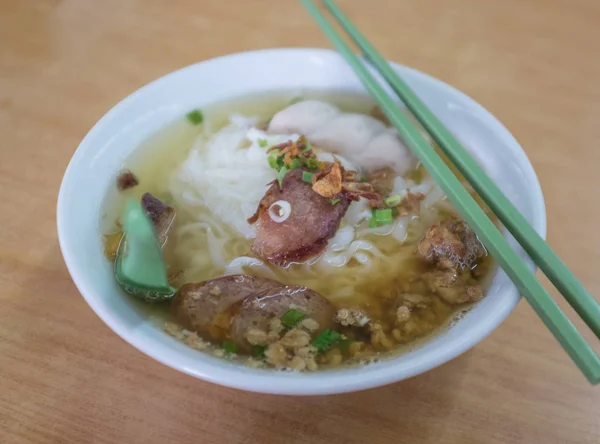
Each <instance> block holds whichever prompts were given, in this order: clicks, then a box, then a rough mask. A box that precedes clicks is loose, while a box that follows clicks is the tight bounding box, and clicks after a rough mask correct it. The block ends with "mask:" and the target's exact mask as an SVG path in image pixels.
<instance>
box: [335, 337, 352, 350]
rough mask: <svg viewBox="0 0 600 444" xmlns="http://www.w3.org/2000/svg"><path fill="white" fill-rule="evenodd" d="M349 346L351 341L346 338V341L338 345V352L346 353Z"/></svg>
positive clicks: (343, 340)
mask: <svg viewBox="0 0 600 444" xmlns="http://www.w3.org/2000/svg"><path fill="white" fill-rule="evenodd" d="M350 344H352V339H350V338H346V339H342V340H341V341H340V342H339V344H338V345H339V347H340V350H342V351H344V352H345V351H348V349H349V348H350Z"/></svg>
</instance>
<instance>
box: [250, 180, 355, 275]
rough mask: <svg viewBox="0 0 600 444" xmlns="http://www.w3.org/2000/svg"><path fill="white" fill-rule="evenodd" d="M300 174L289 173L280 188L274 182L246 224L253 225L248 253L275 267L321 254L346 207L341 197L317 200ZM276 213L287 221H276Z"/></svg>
mask: <svg viewBox="0 0 600 444" xmlns="http://www.w3.org/2000/svg"><path fill="white" fill-rule="evenodd" d="M302 174H303V171H302V170H301V169H297V170H293V171H291V172H289V173H288V174H286V176H285V177H284V179H283V181H282V184H281V187H280V186H279V184H278V183H277V182H274V183H273V184H272V185H271V186H270V188H269V189H268V190H267V192H266V194H265V196H264V197H263V199H262V200H261V202H260V204H259V206H258V209H257V211H256V214H255V215H254V216H253V217H252V218H250V220H249V222H250V223H254V222H256V223H257V230H256V238H255V239H254V243H253V244H252V251H253V252H254V253H255V254H256V255H258V256H260V257H261V258H264V259H266V260H268V261H269V262H271V263H273V264H276V265H280V266H285V265H288V264H290V263H294V262H303V261H305V260H307V259H309V258H310V257H313V256H315V255H318V254H319V253H321V252H322V251H323V249H324V248H325V246H326V245H327V241H328V240H329V239H330V238H332V237H333V235H334V234H335V232H336V231H337V229H338V227H339V225H340V221H341V220H342V217H344V214H345V213H346V210H347V209H348V206H349V205H350V200H349V199H348V198H347V197H346V196H345V195H343V194H342V195H340V196H339V197H336V198H335V199H330V198H326V197H323V196H321V195H320V194H318V193H317V192H315V191H314V190H313V188H312V184H310V183H307V182H305V181H303V180H302ZM288 205H289V206H288ZM280 212H283V213H287V214H285V216H287V218H285V216H283V217H279V215H280ZM283 218H285V220H282V219H283Z"/></svg>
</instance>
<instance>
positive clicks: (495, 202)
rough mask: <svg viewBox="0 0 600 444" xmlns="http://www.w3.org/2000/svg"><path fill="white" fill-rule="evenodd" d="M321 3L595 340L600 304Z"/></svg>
mask: <svg viewBox="0 0 600 444" xmlns="http://www.w3.org/2000/svg"><path fill="white" fill-rule="evenodd" d="M323 3H324V4H325V5H326V6H327V8H328V9H329V11H330V12H331V14H332V15H333V16H334V18H335V19H336V20H337V21H338V23H339V24H340V25H341V27H342V28H343V29H344V30H345V31H346V32H347V33H348V35H349V36H350V38H351V39H352V40H353V41H354V43H356V46H358V48H360V50H361V51H362V52H363V54H364V55H365V57H366V59H367V60H368V61H369V62H370V63H371V65H373V66H374V67H375V68H376V69H377V71H378V72H379V73H380V74H381V75H382V76H383V78H384V79H385V80H386V81H387V82H388V83H389V85H390V86H391V87H392V89H393V90H394V91H395V92H396V94H398V96H399V97H400V98H401V99H402V101H403V102H404V104H405V105H406V107H407V108H408V109H409V110H410V111H411V112H412V113H413V114H414V116H415V117H416V118H417V120H418V121H419V122H420V123H421V125H423V127H424V128H425V129H426V130H427V132H428V133H429V134H430V135H431V136H432V137H433V140H435V141H436V143H437V144H438V145H439V147H440V148H441V149H442V151H443V152H444V154H445V155H446V156H447V157H448V158H449V159H450V161H452V163H453V164H454V165H455V166H456V167H457V169H458V170H459V171H460V173H461V174H462V175H463V176H464V177H465V179H467V181H468V182H469V183H470V184H471V185H472V186H473V188H474V189H475V191H477V193H478V194H479V196H481V198H482V199H483V201H484V202H485V203H486V204H487V205H488V206H489V207H490V209H491V210H492V211H493V212H494V213H495V214H496V215H497V216H498V219H500V221H501V222H502V224H503V225H504V226H505V227H506V228H507V229H508V231H509V232H510V233H511V234H512V235H513V236H514V237H515V239H516V240H517V242H518V243H519V244H521V246H522V247H523V249H524V250H525V251H526V252H527V254H528V255H529V257H531V259H532V260H533V261H534V262H535V263H536V264H537V265H538V266H539V267H540V269H541V270H542V271H543V272H544V274H545V275H546V276H547V277H548V279H549V280H550V282H552V284H554V286H555V287H556V288H557V289H558V291H559V292H560V293H561V294H562V295H563V296H564V297H565V299H566V300H567V302H568V303H569V304H570V305H571V306H572V307H573V309H574V310H575V311H576V312H577V314H578V315H579V316H581V318H582V319H583V321H584V322H585V323H586V324H587V325H588V327H590V329H591V330H592V331H593V332H594V334H595V335H596V336H597V337H600V304H598V302H597V301H596V300H595V299H594V298H593V297H592V295H591V294H589V293H588V291H587V290H586V289H585V288H584V286H583V285H582V284H581V282H579V280H578V279H577V278H576V277H575V275H573V273H572V272H571V270H569V269H568V268H567V266H566V265H565V264H564V262H563V261H562V260H560V258H559V257H558V256H557V255H556V253H554V251H552V248H550V246H549V245H548V244H547V243H546V242H545V241H544V239H542V237H541V236H540V235H539V234H538V233H537V232H536V231H535V230H534V229H533V227H531V225H529V223H528V222H527V220H526V219H525V217H523V215H522V214H521V213H520V212H519V210H517V209H516V208H515V207H514V205H513V204H512V203H511V202H510V201H509V200H508V199H507V198H506V196H505V195H504V194H503V193H502V191H500V189H498V187H497V186H496V184H495V183H494V182H493V181H492V180H491V179H490V178H489V177H488V175H487V174H485V172H484V171H483V170H482V169H481V168H480V167H479V165H478V164H477V162H476V161H475V160H474V159H473V158H472V157H471V156H470V155H469V154H468V152H467V151H466V150H465V149H464V147H463V146H462V145H461V144H460V142H458V141H457V140H456V138H454V136H453V135H452V134H451V133H450V131H448V129H447V128H446V127H445V126H444V125H443V124H442V122H440V121H439V120H438V118H437V117H435V115H434V114H433V113H432V112H431V111H430V110H429V108H427V106H426V105H425V104H424V103H423V102H422V101H421V99H419V97H417V95H416V94H415V93H414V92H413V90H412V89H411V88H410V87H409V86H408V85H407V84H406V83H405V82H404V81H403V80H402V78H400V76H398V74H396V72H395V71H394V70H393V68H392V67H391V66H390V65H389V63H387V61H386V60H385V59H384V58H383V57H382V56H381V54H380V53H379V52H378V51H377V50H376V49H375V48H374V47H373V46H372V45H371V44H370V43H369V42H368V41H367V39H366V38H365V37H364V36H363V35H362V34H361V32H360V31H359V30H358V29H356V27H355V26H354V25H353V24H352V22H350V20H349V19H348V17H346V15H344V13H343V12H342V11H341V10H340V9H339V8H338V6H337V5H336V4H335V2H333V1H330V0H324V1H323Z"/></svg>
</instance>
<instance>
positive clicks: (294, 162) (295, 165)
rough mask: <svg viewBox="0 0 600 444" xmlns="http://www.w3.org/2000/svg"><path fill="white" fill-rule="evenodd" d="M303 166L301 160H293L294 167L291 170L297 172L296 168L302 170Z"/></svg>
mask: <svg viewBox="0 0 600 444" xmlns="http://www.w3.org/2000/svg"><path fill="white" fill-rule="evenodd" d="M301 166H302V161H301V160H300V159H294V160H292V165H291V166H290V169H291V170H295V169H296V168H300V167H301Z"/></svg>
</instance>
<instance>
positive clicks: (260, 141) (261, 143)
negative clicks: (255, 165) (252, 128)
mask: <svg viewBox="0 0 600 444" xmlns="http://www.w3.org/2000/svg"><path fill="white" fill-rule="evenodd" d="M268 144H269V142H267V139H258V146H260V147H261V148H264V147H266V146H267V145H268Z"/></svg>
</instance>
